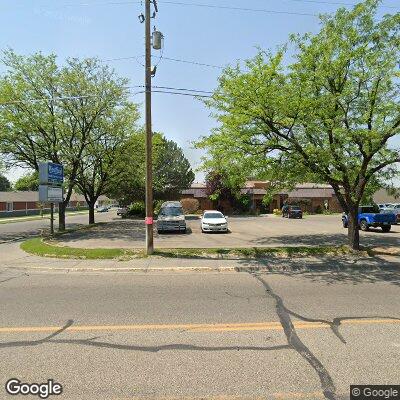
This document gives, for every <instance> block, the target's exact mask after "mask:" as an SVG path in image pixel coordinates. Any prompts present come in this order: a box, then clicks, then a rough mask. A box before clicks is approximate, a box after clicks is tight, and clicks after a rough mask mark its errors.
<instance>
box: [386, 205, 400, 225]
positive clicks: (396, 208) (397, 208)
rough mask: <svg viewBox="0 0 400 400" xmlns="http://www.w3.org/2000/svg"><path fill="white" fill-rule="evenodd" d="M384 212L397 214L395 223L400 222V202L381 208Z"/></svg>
mask: <svg viewBox="0 0 400 400" xmlns="http://www.w3.org/2000/svg"><path fill="white" fill-rule="evenodd" d="M381 212H382V213H388V214H394V215H395V216H396V222H395V224H400V204H390V205H388V206H387V207H385V208H383V209H382V210H381Z"/></svg>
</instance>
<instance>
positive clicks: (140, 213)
mask: <svg viewBox="0 0 400 400" xmlns="http://www.w3.org/2000/svg"><path fill="white" fill-rule="evenodd" d="M126 216H127V217H130V216H135V217H145V216H146V207H145V205H144V202H142V201H135V202H134V203H132V204H131V205H130V206H129V207H128V212H127V213H126Z"/></svg>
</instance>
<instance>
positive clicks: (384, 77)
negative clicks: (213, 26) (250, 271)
mask: <svg viewBox="0 0 400 400" xmlns="http://www.w3.org/2000/svg"><path fill="white" fill-rule="evenodd" d="M379 3H380V2H379V1H377V0H367V1H365V2H364V3H361V4H359V5H357V6H355V7H354V8H353V9H352V10H347V9H344V8H341V9H339V10H338V11H337V12H336V14H335V15H332V16H324V17H322V18H321V30H320V32H319V33H317V34H315V35H311V34H309V35H305V36H303V37H299V36H294V37H292V38H291V39H292V42H293V43H294V44H295V45H296V46H297V53H296V55H295V57H294V61H293V62H292V64H290V65H289V66H287V67H285V66H284V65H283V58H284V54H285V49H281V50H279V51H278V52H277V53H276V54H271V53H265V52H260V53H259V54H258V55H257V56H256V57H255V58H254V59H252V60H249V61H247V62H246V68H245V70H242V69H241V68H240V66H236V67H232V68H227V69H226V70H225V71H224V73H223V75H222V76H221V78H220V80H219V87H218V89H217V90H216V92H215V94H214V95H213V98H212V99H211V100H210V101H209V102H208V105H209V106H210V107H211V108H213V109H214V110H216V113H215V114H216V116H217V118H218V121H219V128H217V129H216V130H215V131H214V132H213V133H212V135H211V136H210V137H208V138H203V140H202V141H201V142H200V144H199V146H200V147H203V148H207V149H209V151H210V155H211V157H219V158H221V157H226V158H228V159H230V160H233V161H232V163H237V164H240V162H241V160H244V161H243V162H246V163H247V165H250V166H251V167H252V168H253V169H254V170H255V171H256V173H257V174H258V175H259V176H262V177H264V178H267V179H268V178H270V177H278V178H279V179H280V184H283V183H285V180H287V181H289V183H293V182H295V181H298V182H304V181H305V180H312V181H314V182H327V183H329V184H330V185H331V186H332V187H333V189H334V191H335V193H336V196H337V198H338V200H339V202H340V204H341V206H342V207H343V209H344V210H345V211H346V212H348V214H349V228H348V239H349V244H350V246H351V247H352V248H353V249H359V232H358V223H357V211H358V206H359V204H360V202H361V199H362V198H363V196H364V193H365V189H366V187H368V185H369V184H370V183H371V182H373V184H375V183H376V182H379V183H380V184H382V182H384V181H386V180H387V179H388V178H391V177H393V175H394V174H396V172H397V171H398V169H397V163H399V162H400V157H399V149H398V148H396V147H395V146H394V142H393V139H394V138H395V137H398V136H399V130H400V101H399V100H400V86H399V82H400V79H399V78H400V75H399V69H398V62H399V59H400V35H399V31H400V14H399V13H397V14H395V15H385V16H384V17H383V18H381V19H379V18H378V16H377V7H378V5H379ZM290 171H291V172H290ZM286 174H288V175H286Z"/></svg>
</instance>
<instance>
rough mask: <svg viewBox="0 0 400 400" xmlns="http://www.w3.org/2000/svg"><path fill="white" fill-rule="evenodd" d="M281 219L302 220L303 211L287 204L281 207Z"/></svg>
mask: <svg viewBox="0 0 400 400" xmlns="http://www.w3.org/2000/svg"><path fill="white" fill-rule="evenodd" d="M282 217H283V218H303V211H302V210H301V208H300V207H299V206H291V205H289V204H287V205H284V206H283V207H282Z"/></svg>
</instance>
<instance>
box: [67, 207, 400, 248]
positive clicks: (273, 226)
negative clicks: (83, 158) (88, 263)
mask: <svg viewBox="0 0 400 400" xmlns="http://www.w3.org/2000/svg"><path fill="white" fill-rule="evenodd" d="M187 223H188V228H189V229H188V232H187V233H186V234H176V233H169V234H162V235H159V234H158V233H157V232H155V233H154V238H155V239H154V241H155V246H156V247H158V248H214V247H264V246H271V247H275V246H299V245H301V246H314V245H340V244H345V243H346V241H347V230H346V229H343V227H342V224H341V217H340V215H328V216H327V215H312V216H306V217H305V218H304V219H302V220H294V219H286V218H281V217H276V216H273V215H268V216H263V217H231V218H229V228H230V232H229V233H227V234H225V233H208V234H203V233H201V229H200V220H197V219H196V220H188V221H187ZM360 235H361V243H362V244H363V245H366V246H367V245H368V246H374V247H375V246H385V247H386V246H390V247H400V226H393V227H392V232H390V233H382V231H381V230H380V229H376V230H371V231H370V232H360ZM144 240H145V229H144V222H143V221H137V220H122V219H121V218H119V217H116V216H115V217H113V218H111V221H110V222H108V223H107V224H104V225H101V226H97V227H95V228H93V229H91V230H90V231H81V232H79V231H78V232H74V233H71V234H67V235H65V236H63V237H62V242H63V244H65V245H67V246H71V247H81V248H140V247H143V246H144Z"/></svg>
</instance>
